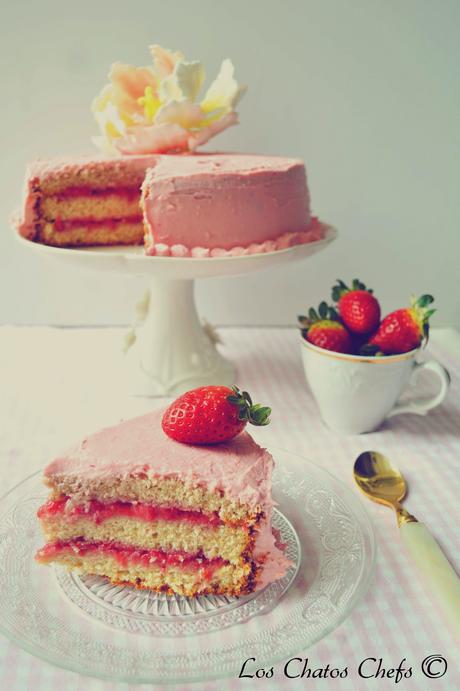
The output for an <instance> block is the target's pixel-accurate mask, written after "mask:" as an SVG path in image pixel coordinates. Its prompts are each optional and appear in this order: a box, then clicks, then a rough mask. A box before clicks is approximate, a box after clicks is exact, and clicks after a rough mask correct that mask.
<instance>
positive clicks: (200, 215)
mask: <svg viewBox="0 0 460 691" xmlns="http://www.w3.org/2000/svg"><path fill="white" fill-rule="evenodd" d="M149 50H150V54H151V57H152V63H151V64H150V65H148V66H146V67H135V66H133V65H124V64H120V63H114V64H113V65H112V67H111V70H110V73H109V81H108V83H107V84H106V85H105V86H104V87H103V89H102V91H101V93H100V94H99V96H98V97H96V99H94V102H93V105H92V110H93V113H94V115H95V118H96V120H97V123H98V125H99V127H100V130H101V136H100V137H98V138H96V139H95V142H96V143H97V145H98V146H99V148H101V149H102V150H103V152H104V157H101V156H99V157H92V156H88V157H86V158H78V159H61V160H50V161H46V160H43V161H37V162H35V163H32V164H31V165H30V166H29V170H28V173H27V179H26V192H25V200H24V204H23V211H22V215H21V217H20V218H19V220H18V222H17V226H18V229H19V233H20V234H21V235H22V236H24V237H26V238H28V239H30V240H33V241H35V242H40V243H44V244H48V245H54V246H58V247H82V246H92V245H141V244H142V243H145V248H146V253H147V254H149V255H156V256H173V257H200V258H203V257H222V256H235V255H236V256H239V255H244V254H257V253H261V252H272V251H275V250H281V249H286V248H288V247H291V246H292V245H296V244H303V243H307V242H312V241H315V240H319V239H321V238H322V237H323V236H324V227H323V226H322V224H320V223H319V222H318V220H317V219H313V218H312V217H311V214H310V199H309V194H308V188H307V181H306V175H305V168H304V165H303V163H302V162H301V161H299V160H296V159H287V158H277V157H273V156H252V155H244V154H233V153H232V154H225V153H222V154H221V153H217V154H197V153H196V151H197V148H198V147H200V146H201V145H203V144H205V143H206V142H207V141H208V140H209V139H210V138H211V137H213V136H215V135H216V134H218V133H220V132H222V131H223V130H225V129H226V128H227V127H230V126H232V125H235V124H237V122H238V115H237V112H236V110H235V107H236V105H237V104H238V102H239V101H240V99H241V97H242V96H243V94H244V92H245V87H242V86H239V85H238V83H237V81H236V79H235V77H234V68H233V64H232V62H231V61H230V60H228V59H227V60H224V61H223V62H222V65H221V68H220V71H219V74H218V75H217V77H216V79H215V80H214V82H213V83H212V84H211V85H210V86H209V88H208V90H207V91H206V93H205V94H204V96H203V97H202V98H200V95H199V94H200V90H201V88H202V86H203V83H204V80H205V72H204V67H203V65H202V64H201V63H200V62H198V61H193V62H189V61H187V60H186V59H185V57H184V55H183V54H182V53H181V52H180V51H175V52H173V51H170V50H166V49H164V48H161V47H160V46H158V45H154V46H150V49H149ZM141 187H142V199H141Z"/></svg>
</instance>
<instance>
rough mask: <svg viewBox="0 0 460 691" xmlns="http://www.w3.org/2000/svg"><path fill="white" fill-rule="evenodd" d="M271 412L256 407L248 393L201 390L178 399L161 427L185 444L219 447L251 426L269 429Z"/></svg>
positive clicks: (217, 388) (224, 388)
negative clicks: (219, 444)
mask: <svg viewBox="0 0 460 691" xmlns="http://www.w3.org/2000/svg"><path fill="white" fill-rule="evenodd" d="M270 413H271V408H268V407H267V406H261V405H259V404H253V402H252V399H251V396H250V395H249V394H248V392H247V391H243V392H241V391H240V390H239V389H238V387H236V386H233V387H232V388H231V389H230V388H229V387H228V386H201V387H200V388H198V389H192V390H191V391H187V393H184V394H183V395H182V396H179V398H177V399H176V400H175V401H174V402H173V403H171V405H170V406H169V408H168V409H167V410H166V411H165V413H164V415H163V419H162V423H161V426H162V427H163V431H164V432H165V434H167V435H168V437H171V439H175V441H179V442H183V443H185V444H216V443H218V442H223V441H228V440H229V439H233V437H236V435H237V434H239V433H240V432H241V431H242V430H243V429H244V428H245V427H246V424H247V423H248V422H251V423H252V424H253V425H268V423H269V422H270V420H269V418H270Z"/></svg>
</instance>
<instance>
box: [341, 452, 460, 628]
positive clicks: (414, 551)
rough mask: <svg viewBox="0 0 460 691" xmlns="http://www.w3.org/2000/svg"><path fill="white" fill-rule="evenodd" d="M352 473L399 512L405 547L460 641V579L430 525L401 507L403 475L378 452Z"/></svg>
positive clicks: (362, 456)
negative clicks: (429, 527)
mask: <svg viewBox="0 0 460 691" xmlns="http://www.w3.org/2000/svg"><path fill="white" fill-rule="evenodd" d="M353 475H354V478H355V481H356V484H357V485H358V487H359V489H360V490H361V491H362V492H363V493H364V494H365V495H366V496H367V497H368V498H369V499H371V500H372V501H375V502H378V503H379V504H385V506H391V507H392V508H393V509H394V510H395V511H396V518H397V520H398V525H399V529H400V533H401V537H402V539H403V542H404V544H405V546H406V549H407V550H408V552H409V553H410V555H411V557H412V559H413V560H414V562H415V564H416V566H417V568H418V570H419V572H420V573H421V574H422V576H423V577H424V579H425V582H426V585H427V586H428V588H429V589H430V590H431V592H432V593H433V595H435V597H436V599H437V601H438V603H439V605H440V607H441V609H442V611H443V613H444V616H445V618H446V619H447V621H448V622H449V624H450V626H451V628H452V630H453V632H454V634H455V636H456V638H458V640H459V642H460V579H459V577H458V576H457V574H456V573H455V571H454V569H453V568H452V566H451V564H450V563H449V561H448V560H447V558H446V556H445V554H444V553H443V551H442V550H441V548H440V546H439V545H438V543H437V542H436V540H435V539H434V537H433V536H432V535H431V533H430V532H429V530H428V528H427V527H426V526H425V525H424V524H423V523H419V522H418V521H417V519H416V518H415V517H414V516H412V515H411V514H410V513H409V512H408V511H406V509H404V508H403V507H402V506H401V504H400V502H401V501H402V499H403V498H404V496H405V494H406V490H407V488H406V483H405V480H404V477H403V476H402V474H401V473H400V471H399V470H398V469H397V468H395V467H394V466H392V465H391V463H390V461H389V460H388V458H386V457H385V456H384V455H383V454H381V453H378V452H377V451H365V452H364V453H362V454H360V455H359V456H358V458H357V459H356V461H355V465H354V468H353Z"/></svg>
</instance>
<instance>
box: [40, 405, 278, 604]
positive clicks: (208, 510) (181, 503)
mask: <svg viewBox="0 0 460 691" xmlns="http://www.w3.org/2000/svg"><path fill="white" fill-rule="evenodd" d="M162 416H163V411H161V410H160V411H153V412H151V413H148V414H147V415H143V416H140V417H137V418H134V419H131V420H128V421H124V422H121V423H120V424H118V425H116V426H114V427H109V428H106V429H103V430H101V431H99V432H96V433H95V434H93V435H91V436H89V437H87V438H85V439H84V440H83V441H82V442H81V443H79V444H78V445H76V446H75V447H74V448H72V449H71V450H70V451H68V452H67V453H65V454H64V455H62V456H59V457H58V458H56V459H55V460H53V461H52V462H51V463H50V464H49V465H48V467H47V468H46V469H45V472H44V479H45V483H46V484H47V485H48V486H49V488H50V490H51V494H50V496H49V499H48V501H47V502H46V503H45V504H44V505H43V506H42V507H41V508H40V509H39V512H38V516H39V519H40V523H41V526H42V528H43V531H44V534H45V538H46V540H47V542H46V544H45V546H44V547H43V548H42V549H40V550H39V551H38V553H37V555H36V559H37V560H38V561H39V562H41V563H43V564H49V563H51V562H55V563H58V564H61V565H64V566H66V567H67V568H69V569H77V570H79V571H81V572H83V573H86V574H95V575H99V576H105V577H106V578H108V579H109V580H110V581H111V582H113V583H121V584H131V585H134V586H137V587H140V588H149V589H152V590H155V591H163V592H166V593H177V594H180V595H187V596H194V595H198V594H203V593H216V594H217V593H219V594H227V595H242V594H245V593H249V592H251V591H253V590H255V589H258V588H262V587H263V586H265V585H266V584H267V583H269V582H271V581H273V580H276V579H277V578H279V577H281V576H283V575H284V573H285V571H286V568H287V565H288V561H287V560H286V558H285V556H284V554H283V551H282V549H280V548H279V546H277V544H276V540H275V536H274V534H273V532H272V528H271V516H272V507H273V500H272V496H271V475H272V468H273V459H272V457H271V455H270V454H269V452H268V451H266V450H265V449H263V448H261V447H260V446H259V445H258V444H257V443H256V442H255V441H254V440H253V438H252V437H251V436H250V434H249V433H248V432H246V431H242V432H241V433H240V434H238V436H236V437H234V438H233V439H231V440H229V441H226V442H223V443H220V444H213V445H197V444H196V445H190V444H182V443H179V442H177V441H174V440H173V439H170V438H169V437H168V436H166V434H165V433H164V432H163V430H162V427H161V420H162Z"/></svg>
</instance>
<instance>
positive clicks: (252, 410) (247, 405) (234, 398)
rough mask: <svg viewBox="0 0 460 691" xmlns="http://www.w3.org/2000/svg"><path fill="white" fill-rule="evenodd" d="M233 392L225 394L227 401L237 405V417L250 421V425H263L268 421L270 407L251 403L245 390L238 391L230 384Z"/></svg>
mask: <svg viewBox="0 0 460 691" xmlns="http://www.w3.org/2000/svg"><path fill="white" fill-rule="evenodd" d="M232 391H233V394H231V395H230V396H227V401H228V402H229V403H232V404H233V405H235V406H237V407H238V409H239V410H238V419H239V420H244V421H246V422H250V423H251V424H252V425H257V426H258V427H264V426H265V425H268V424H269V423H270V414H271V412H272V409H271V408H269V407H268V406H263V405H260V403H253V402H252V398H251V396H250V395H249V394H248V392H247V391H240V390H239V388H238V387H237V386H232Z"/></svg>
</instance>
